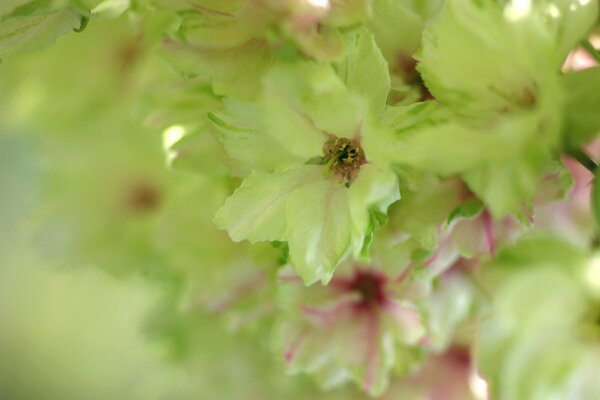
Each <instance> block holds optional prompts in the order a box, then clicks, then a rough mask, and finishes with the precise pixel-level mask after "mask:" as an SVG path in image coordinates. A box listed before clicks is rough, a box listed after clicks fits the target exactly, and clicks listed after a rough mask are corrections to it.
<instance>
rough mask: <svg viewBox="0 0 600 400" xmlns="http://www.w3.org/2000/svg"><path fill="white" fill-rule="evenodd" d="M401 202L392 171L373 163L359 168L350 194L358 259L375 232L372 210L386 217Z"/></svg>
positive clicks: (396, 179) (354, 247)
mask: <svg viewBox="0 0 600 400" xmlns="http://www.w3.org/2000/svg"><path fill="white" fill-rule="evenodd" d="M399 199H400V190H399V187H398V178H397V177H396V175H395V174H394V173H393V172H392V171H391V170H385V169H384V170H382V169H380V168H378V167H377V166H376V165H373V164H365V165H363V166H362V167H361V168H360V171H359V173H358V177H357V178H356V180H355V181H354V182H352V185H351V186H350V190H349V191H348V202H349V203H348V204H349V208H350V215H351V216H352V227H353V232H352V240H353V249H354V256H355V257H358V256H359V253H360V251H361V250H362V247H363V242H364V240H365V236H366V235H369V234H371V233H372V228H371V229H370V224H369V210H376V211H378V212H379V213H382V214H387V208H388V207H389V206H390V204H392V203H393V202H395V201H397V200H399ZM370 230H371V232H369V231H370Z"/></svg>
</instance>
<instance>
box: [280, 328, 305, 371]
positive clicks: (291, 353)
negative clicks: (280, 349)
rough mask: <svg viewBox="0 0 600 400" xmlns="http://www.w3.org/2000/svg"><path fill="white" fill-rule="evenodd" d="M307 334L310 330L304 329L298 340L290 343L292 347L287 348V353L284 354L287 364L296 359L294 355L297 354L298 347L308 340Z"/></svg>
mask: <svg viewBox="0 0 600 400" xmlns="http://www.w3.org/2000/svg"><path fill="white" fill-rule="evenodd" d="M307 334H308V330H304V331H302V332H301V333H300V334H299V335H298V337H297V338H296V340H294V341H293V342H292V344H291V345H290V347H289V348H288V349H287V351H286V352H285V354H284V356H283V358H284V360H285V362H286V363H287V364H291V363H292V361H294V357H295V356H296V353H297V352H298V349H299V348H300V346H301V345H302V343H304V341H305V340H306V335H307Z"/></svg>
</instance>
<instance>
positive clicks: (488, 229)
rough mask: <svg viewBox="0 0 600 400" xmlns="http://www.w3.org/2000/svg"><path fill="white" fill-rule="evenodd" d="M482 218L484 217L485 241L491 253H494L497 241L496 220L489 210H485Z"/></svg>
mask: <svg viewBox="0 0 600 400" xmlns="http://www.w3.org/2000/svg"><path fill="white" fill-rule="evenodd" d="M481 218H482V219H483V229H484V232H485V243H486V246H487V251H488V253H489V254H491V255H494V252H495V249H496V243H495V242H494V227H493V224H494V222H493V221H492V216H491V215H490V213H489V211H488V210H484V211H483V213H482V215H481Z"/></svg>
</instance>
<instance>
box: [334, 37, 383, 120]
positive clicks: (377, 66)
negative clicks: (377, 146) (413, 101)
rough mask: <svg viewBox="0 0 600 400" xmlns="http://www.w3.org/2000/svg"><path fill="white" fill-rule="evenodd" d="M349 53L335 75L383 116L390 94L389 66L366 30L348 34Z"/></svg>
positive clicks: (338, 66)
mask: <svg viewBox="0 0 600 400" xmlns="http://www.w3.org/2000/svg"><path fill="white" fill-rule="evenodd" d="M346 40H347V47H348V52H347V54H346V57H345V58H344V60H343V61H342V62H340V63H339V64H337V65H336V71H337V73H338V75H339V76H340V78H342V80H343V81H344V82H345V83H346V85H347V86H348V88H349V89H350V90H352V91H354V92H355V93H358V94H361V95H362V96H364V97H365V98H367V99H368V100H369V106H370V108H371V109H372V110H374V111H376V112H381V111H382V110H383V107H384V106H385V104H386V102H387V96H388V93H389V91H390V74H389V72H388V65H387V62H386V61H385V59H384V58H383V55H382V54H381V51H380V50H379V48H378V47H377V44H375V39H374V38H373V35H372V34H371V33H370V32H369V31H368V30H366V29H360V30H357V31H355V32H351V33H348V34H346Z"/></svg>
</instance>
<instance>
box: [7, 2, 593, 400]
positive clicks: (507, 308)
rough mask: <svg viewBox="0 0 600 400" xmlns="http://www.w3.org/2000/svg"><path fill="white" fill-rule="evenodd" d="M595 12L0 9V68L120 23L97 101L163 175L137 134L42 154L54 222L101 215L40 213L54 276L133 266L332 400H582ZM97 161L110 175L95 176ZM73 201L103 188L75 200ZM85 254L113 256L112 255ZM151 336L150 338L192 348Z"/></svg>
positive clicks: (288, 5)
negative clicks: (67, 226)
mask: <svg viewBox="0 0 600 400" xmlns="http://www.w3.org/2000/svg"><path fill="white" fill-rule="evenodd" d="M88 3H89V4H88ZM598 8H599V3H598V2H597V1H595V0H422V1H413V0H259V1H258V0H229V1H223V0H193V1H188V0H146V1H123V2H120V1H109V0H106V1H102V2H101V1H75V0H72V1H66V0H65V1H58V0H57V1H49V2H39V1H25V0H8V3H6V4H2V5H0V58H4V57H6V56H11V55H13V54H15V53H17V52H19V51H22V50H29V49H33V48H37V47H41V46H43V45H46V44H49V43H50V42H52V41H54V40H55V39H56V38H57V37H58V36H60V35H63V34H65V33H67V32H68V31H71V30H76V31H80V30H82V29H83V28H84V27H85V25H86V24H87V21H88V20H89V19H90V18H95V17H97V16H100V15H109V16H113V17H116V16H118V15H120V14H122V13H126V14H127V15H128V17H129V18H130V19H131V20H132V21H135V24H137V25H136V26H137V27H138V28H137V29H139V31H140V33H139V35H138V36H136V38H137V39H134V40H133V42H132V43H133V45H132V47H131V48H129V50H128V51H124V52H121V53H119V54H120V56H119V57H120V58H118V59H119V60H121V61H122V63H121V64H119V65H121V66H122V68H121V69H118V68H117V69H118V70H119V72H118V74H119V76H120V77H121V78H123V77H124V78H123V79H122V80H120V79H117V80H115V81H107V82H108V84H107V85H105V87H104V88H99V87H97V88H96V87H95V88H94V89H93V90H95V91H98V92H102V93H103V95H104V96H106V98H107V99H108V100H107V101H106V102H107V103H108V102H111V101H115V102H117V101H119V102H122V103H118V104H119V107H118V108H119V110H120V111H121V112H120V113H118V118H119V119H121V120H122V121H125V120H127V121H129V120H128V119H127V118H129V117H126V116H125V115H123V112H122V110H123V109H126V108H127V107H128V106H130V105H131V104H133V103H136V104H137V101H139V103H142V107H140V108H142V109H143V111H142V114H143V115H144V116H145V118H144V119H143V120H144V121H145V127H144V128H143V129H144V130H150V131H160V132H162V137H163V150H164V153H165V155H166V159H167V163H166V164H167V167H168V169H170V170H173V171H175V172H183V173H181V174H176V173H170V172H167V168H163V165H160V166H157V165H155V164H152V163H154V161H155V158H152V157H154V156H155V154H154V153H153V150H141V149H142V148H143V146H149V144H148V143H149V142H148V140H149V139H148V138H147V137H145V136H144V137H143V139H142V138H141V137H142V136H143V135H137V134H134V133H131V134H130V135H129V136H128V139H123V138H121V135H114V136H110V135H109V136H102V137H100V135H97V136H96V137H97V138H99V139H95V138H92V139H90V138H85V139H81V140H82V141H81V143H80V147H81V148H87V151H88V152H89V153H90V154H89V155H87V156H85V157H83V158H84V159H83V160H71V161H65V160H63V159H62V158H61V156H60V154H62V153H61V152H60V151H59V150H58V149H62V148H65V147H66V146H69V145H70V144H65V142H70V141H73V140H74V139H72V138H71V137H69V138H68V140H64V139H63V140H62V141H60V140H59V139H57V143H58V144H54V147H55V149H54V151H55V152H56V154H59V155H58V156H56V159H57V160H58V161H57V160H55V161H54V162H55V163H56V164H57V165H60V166H61V167H55V168H56V169H57V170H59V171H60V172H57V173H56V176H59V177H63V178H64V179H65V180H67V181H68V182H70V183H71V185H67V186H68V187H69V189H68V190H71V191H73V192H74V193H75V194H73V195H71V200H72V202H73V203H69V204H73V205H72V206H71V205H70V206H68V208H69V209H78V208H84V207H87V206H89V204H92V205H94V208H95V209H96V213H95V214H89V215H84V216H73V215H69V216H66V215H65V214H70V213H65V212H64V210H61V212H60V213H59V215H58V217H57V218H58V219H61V220H64V219H72V220H73V221H72V222H69V223H73V224H75V225H77V226H78V227H79V228H78V229H79V230H77V231H76V233H75V234H73V236H76V237H77V239H76V240H74V242H73V243H72V244H70V245H69V244H67V245H64V247H65V251H64V252H65V253H68V254H69V255H70V256H73V255H76V257H77V258H78V259H81V258H83V259H84V260H85V261H93V262H94V263H97V264H99V265H104V266H109V267H110V269H111V270H113V271H114V270H119V272H122V270H123V269H127V270H129V268H128V267H122V265H125V264H128V265H129V266H132V265H133V266H136V267H139V266H140V265H143V267H140V268H139V269H140V270H143V271H146V273H147V275H149V276H151V278H152V279H153V280H158V281H160V280H164V281H169V282H170V284H172V288H171V290H172V293H171V295H170V296H171V297H170V300H169V301H170V302H171V303H169V304H170V306H172V304H173V303H177V304H179V305H180V306H181V305H182V304H183V306H182V307H180V308H181V309H183V310H184V311H181V310H179V311H181V312H182V313H183V314H185V317H181V318H182V319H184V320H185V321H188V319H191V318H193V316H194V315H195V314H194V313H195V312H196V311H197V310H198V309H202V310H204V311H205V312H206V313H208V314H212V315H214V316H216V317H217V318H220V319H223V320H225V322H226V325H227V327H228V328H229V329H230V330H231V331H245V332H246V333H247V334H248V335H251V337H252V338H253V339H254V340H255V343H263V342H265V340H262V339H264V337H269V338H270V339H269V340H268V344H267V345H266V347H268V349H269V351H270V352H271V353H273V355H274V359H273V361H272V362H273V365H275V366H278V367H280V368H282V369H286V370H287V372H288V373H290V374H309V375H312V377H313V378H314V380H315V381H316V382H317V384H318V386H319V387H320V388H322V389H333V388H338V389H337V390H342V389H339V387H340V386H342V385H344V384H346V383H348V382H351V383H353V384H354V386H355V387H357V388H358V392H357V393H354V392H353V393H352V394H348V395H347V396H346V397H345V398H361V396H363V393H366V394H367V395H369V396H372V397H379V396H381V398H383V399H388V398H389V399H392V398H393V399H415V398H424V399H431V400H433V399H440V398H443V399H456V400H466V399H479V400H481V399H488V398H494V399H495V398H498V399H508V400H515V399H524V400H531V399H540V400H542V399H566V398H573V399H590V400H592V399H595V398H598V396H600V385H599V384H598V379H597V377H596V375H597V371H598V368H600V354H599V352H598V348H599V347H598V343H600V329H599V323H598V314H599V313H600V305H599V302H600V300H599V299H600V294H599V293H600V267H599V265H600V263H599V261H598V257H599V256H598V255H597V254H596V251H597V250H595V248H596V247H597V246H598V237H597V233H594V230H595V228H597V226H596V225H597V223H594V222H593V218H594V215H596V218H597V220H600V218H599V217H600V211H599V210H600V185H599V184H595V185H594V188H593V189H592V190H590V182H591V181H592V176H591V173H590V171H591V172H592V173H594V172H595V169H596V163H595V162H594V160H593V159H594V156H595V155H596V154H597V153H598V151H596V150H595V148H594V146H593V142H594V138H595V137H596V136H597V134H598V133H599V132H600V113H599V112H598V110H599V109H600V95H599V93H600V67H598V66H597V65H596V64H597V63H598V62H600V52H599V51H598V50H596V49H595V48H594V44H593V41H594V40H595V39H594V38H597V37H598V36H597V33H598V30H599V29H600V28H599V23H598V20H599V17H598ZM592 39H594V40H592ZM90 41H91V39H90ZM96 41H97V43H101V42H102V38H96ZM149 49H153V50H154V51H155V53H158V54H155V53H153V52H151V51H150V50H149ZM90 57H92V56H90ZM585 57H588V58H589V60H588V63H587V64H586V65H585V68H584V67H582V66H581V65H580V64H577V63H576V62H575V61H576V60H581V59H585ZM90 59H91V58H90ZM165 60H166V61H168V63H169V64H170V65H169V66H168V67H167V68H165V66H164V61H165ZM574 60H575V61H574ZM95 62H96V61H92V62H91V63H90V65H89V68H90V69H93V68H94V66H93V64H94V63H95ZM128 69H131V71H133V72H131V74H132V75H136V74H137V75H138V76H140V77H143V78H139V82H138V81H137V80H135V79H130V78H128V77H129V75H128V74H129V72H127V71H126V70H128ZM166 69H168V71H167V70H166ZM98 76H103V75H102V73H99V74H98ZM125 81H129V82H134V81H135V84H134V85H133V88H131V89H129V90H130V91H129V92H128V93H127V94H126V95H124V92H123V91H121V90H122V89H123V88H122V86H123V85H121V83H122V82H125ZM99 86H100V85H99ZM139 93H141V94H142V95H141V96H139V97H140V98H141V97H143V98H144V99H143V100H141V101H140V100H139V99H134V98H135V97H136V94H139ZM125 98H128V99H129V100H124V99H125ZM113 99H115V100H113ZM0 104H1V103H0ZM81 113H82V114H84V113H85V110H82V111H81ZM113 117H114V118H115V119H117V117H115V116H114V115H112V116H110V117H107V118H113ZM40 118H42V119H43V118H48V116H42V117H40ZM141 121H142V120H141V119H140V124H139V125H138V126H135V127H133V125H134V124H132V123H131V122H130V121H129V122H128V123H129V124H131V125H132V130H134V131H135V130H136V129H137V130H141V129H142V128H141V127H140V126H141ZM103 128H104V127H102V129H103ZM117 136H118V138H117ZM115 140H119V141H120V143H121V146H122V148H124V149H126V151H124V152H123V154H120V153H115V154H116V156H117V158H113V159H111V160H110V162H106V159H105V158H104V157H100V159H99V160H95V159H94V157H93V153H94V152H95V150H96V149H97V148H98V147H97V146H99V145H102V146H107V148H109V147H110V146H111V143H113V142H114V141H115ZM129 141H130V142H129ZM106 142H108V143H106ZM141 142H143V143H145V144H143V145H141V144H139V143H141ZM132 149H140V152H139V153H140V154H141V153H144V152H146V153H145V154H152V156H149V157H148V158H144V155H143V154H142V155H140V154H137V155H135V154H133V153H135V150H132ZM130 153H131V154H133V155H131V156H129V154H130ZM85 154H88V153H85ZM120 157H122V158H123V159H125V160H131V159H136V160H138V159H139V160H140V161H139V162H138V163H133V164H135V165H132V164H130V163H127V162H124V164H123V165H120V164H118V163H119V159H118V158H120ZM150 159H152V161H148V160H150ZM117 164H118V165H117ZM151 164H152V167H150V165H151ZM140 165H144V167H143V168H138V167H139V166H140ZM88 169H89V171H88ZM65 170H66V171H67V172H65ZM138 170H141V171H142V173H143V176H141V177H140V174H137V172H133V171H138ZM82 171H83V172H82ZM86 171H87V172H86ZM130 172H131V174H134V173H136V174H137V175H136V176H135V177H132V178H125V177H123V176H124V175H123V174H126V173H130ZM190 172H192V174H190ZM90 177H96V179H103V180H106V181H107V182H111V183H110V184H108V185H105V186H101V187H100V186H99V187H98V188H97V190H96V191H89V192H88V191H81V193H80V190H79V189H78V188H80V187H85V184H86V183H85V182H86V181H88V180H89V179H90ZM98 177H99V178H98ZM113 177H114V178H113ZM73 188H76V189H73ZM84 192H85V193H84ZM50 194H52V192H51V193H50ZM49 198H50V199H52V198H53V197H52V196H49ZM115 204H117V205H115ZM44 213H50V214H52V210H47V209H46V210H44ZM38 219H39V218H38ZM117 220H118V221H119V222H118V223H116V222H115V223H114V224H113V222H114V221H117ZM48 221H52V222H48ZM57 224H59V222H57V221H56V219H52V218H50V219H48V218H46V219H44V221H43V222H41V223H38V225H39V226H36V228H35V229H34V230H36V231H37V233H36V235H38V236H43V235H44V232H47V231H48V230H52V229H55V227H56V226H57ZM213 224H214V225H213ZM103 230H107V231H110V232H112V234H111V235H112V236H111V238H110V239H111V240H114V236H115V235H119V237H120V238H121V244H120V246H121V247H117V250H115V251H114V253H113V252H108V250H107V249H109V248H112V247H111V243H113V242H112V241H111V240H108V239H107V240H104V238H108V234H106V235H105V236H104V238H100V239H98V237H101V236H102V234H99V232H100V231H103ZM223 231H225V232H226V233H227V235H228V237H227V236H226V235H225V233H224V232H223ZM40 232H41V233H40ZM115 232H116V233H115ZM88 244H89V246H88ZM69 246H71V247H69ZM48 247H52V248H53V250H56V248H55V247H57V246H55V245H51V246H48ZM88 247H89V248H90V249H92V250H89V249H88ZM74 249H76V250H77V251H75V250H74ZM107 255H108V256H107ZM62 257H65V256H64V255H63V256H62ZM158 260H160V261H158ZM150 264H151V265H153V267H152V268H150V267H148V265H150ZM131 269H133V270H135V268H131ZM149 270H150V272H148V271H149ZM157 270H158V271H160V272H156V271H157ZM175 282H177V283H175ZM172 308H173V307H171V308H169V307H164V309H163V311H162V312H163V313H172V312H173V309H172ZM156 319H157V322H156V325H157V326H159V328H156V329H157V330H159V331H161V332H162V333H163V334H165V333H164V332H171V333H172V330H177V329H180V328H181V326H185V327H187V325H186V324H187V322H185V323H184V322H181V321H179V322H173V321H171V320H169V318H166V317H165V316H164V315H162V317H158V318H156ZM177 324H181V326H180V325H177ZM173 325H176V327H175V328H173ZM185 329H187V328H181V330H184V331H185ZM179 334H180V335H183V334H181V333H179ZM165 335H166V334H165ZM191 336H192V335H190V337H191ZM190 340H191V339H190ZM263 344H264V343H263ZM450 381H451V382H450Z"/></svg>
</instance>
